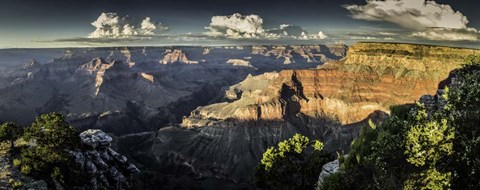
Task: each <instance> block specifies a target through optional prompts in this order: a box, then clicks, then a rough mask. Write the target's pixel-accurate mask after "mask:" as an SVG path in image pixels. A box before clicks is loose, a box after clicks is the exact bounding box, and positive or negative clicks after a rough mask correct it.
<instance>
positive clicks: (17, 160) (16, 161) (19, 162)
mask: <svg viewBox="0 0 480 190" xmlns="http://www.w3.org/2000/svg"><path fill="white" fill-rule="evenodd" d="M21 164H22V161H20V160H19V159H13V166H15V167H19V166H20V165H21Z"/></svg>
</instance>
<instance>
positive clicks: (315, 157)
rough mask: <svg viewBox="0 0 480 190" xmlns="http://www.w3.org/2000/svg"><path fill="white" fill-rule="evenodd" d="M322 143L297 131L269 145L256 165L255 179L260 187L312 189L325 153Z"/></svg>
mask: <svg viewBox="0 0 480 190" xmlns="http://www.w3.org/2000/svg"><path fill="white" fill-rule="evenodd" d="M322 149H323V143H321V142H320V141H310V140H309V139H308V138H307V137H305V136H302V135H300V134H296V135H294V136H293V137H292V138H290V139H288V140H285V141H282V142H280V143H279V144H278V146H277V147H271V148H268V149H267V151H265V153H264V154H263V158H262V160H261V164H260V165H259V166H257V168H256V173H255V180H256V182H257V186H258V187H259V188H274V189H279V188H280V189H312V188H313V187H315V184H316V182H317V180H318V175H319V174H320V171H321V168H322V166H323V164H325V163H327V162H328V161H329V160H328V155H326V154H325V153H323V152H321V150H322Z"/></svg>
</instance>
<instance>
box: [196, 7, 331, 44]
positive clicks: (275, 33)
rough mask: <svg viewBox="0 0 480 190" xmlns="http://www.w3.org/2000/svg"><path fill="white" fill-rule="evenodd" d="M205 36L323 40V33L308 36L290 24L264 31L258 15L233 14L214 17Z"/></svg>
mask: <svg viewBox="0 0 480 190" xmlns="http://www.w3.org/2000/svg"><path fill="white" fill-rule="evenodd" d="M205 29H207V30H208V31H207V32H205V34H206V35H208V36H211V37H226V38H232V39H280V38H289V39H299V40H311V39H325V38H327V35H325V34H324V33H323V32H321V31H320V32H319V33H317V34H308V32H307V31H305V30H304V29H303V28H301V27H299V26H295V25H290V24H282V25H280V26H279V27H278V28H272V29H265V28H264V27H263V19H262V18H261V17H260V16H258V15H254V14H251V15H242V14H240V13H235V14H232V15H227V16H214V17H212V20H211V23H210V25H209V26H208V27H205Z"/></svg>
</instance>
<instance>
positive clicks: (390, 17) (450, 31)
mask: <svg viewBox="0 0 480 190" xmlns="http://www.w3.org/2000/svg"><path fill="white" fill-rule="evenodd" d="M366 2H367V4H365V5H355V4H351V5H344V8H346V9H347V10H349V11H350V13H351V16H352V18H354V19H359V20H367V21H384V22H389V23H393V24H396V25H398V26H400V27H402V28H404V29H407V30H410V31H412V32H413V33H412V34H411V36H415V37H422V38H426V39H430V40H443V41H445V40H449V41H460V40H467V41H476V40H478V36H479V34H478V31H477V30H476V29H474V28H469V27H468V26H467V25H468V23H469V21H468V19H467V17H466V16H465V15H463V14H462V13H461V12H459V11H454V10H453V9H452V7H451V6H450V5H445V4H438V3H436V2H435V1H433V0H367V1H366ZM455 34H459V36H455Z"/></svg>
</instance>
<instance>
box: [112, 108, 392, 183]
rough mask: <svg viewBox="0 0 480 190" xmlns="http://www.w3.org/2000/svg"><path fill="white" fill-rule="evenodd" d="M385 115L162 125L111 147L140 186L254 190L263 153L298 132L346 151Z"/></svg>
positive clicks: (300, 117)
mask: <svg viewBox="0 0 480 190" xmlns="http://www.w3.org/2000/svg"><path fill="white" fill-rule="evenodd" d="M386 117H387V114H386V113H385V112H381V111H375V112H374V113H372V114H370V116H369V117H368V118H365V119H364V120H363V121H360V122H357V123H352V124H348V125H341V124H340V123H339V122H338V121H336V120H335V119H333V118H310V117H306V116H302V115H299V116H298V117H295V118H289V119H288V120H287V121H283V120H277V121H271V120H270V121H265V120H263V121H238V120H227V121H222V122H221V123H218V124H215V125H213V126H209V127H201V128H193V129H185V128H180V127H178V126H170V127H165V128H162V129H160V130H158V131H157V132H146V133H139V134H131V135H125V136H121V137H119V138H118V139H117V140H116V141H117V144H116V145H115V146H117V147H118V150H119V152H121V153H123V154H125V155H128V157H129V158H130V159H131V160H132V162H134V163H135V164H136V165H137V166H139V167H140V168H141V170H142V171H143V172H144V183H145V184H146V185H147V186H148V187H155V188H157V187H158V189H178V188H180V189H190V188H200V189H202V188H203V189H216V188H218V187H219V186H225V187H232V188H233V187H235V188H237V189H241V188H247V189H252V188H254V185H253V174H254V168H255V166H256V165H257V164H258V163H259V161H260V159H261V158H262V154H263V152H264V151H265V150H266V149H267V148H268V147H271V146H274V145H276V144H278V142H280V141H282V140H285V139H288V138H290V137H292V136H293V135H294V134H296V133H300V134H303V135H305V136H307V137H309V138H311V139H320V140H322V141H323V142H324V143H325V145H326V147H325V150H326V151H328V152H330V153H332V159H333V158H335V155H336V153H335V152H346V151H348V148H349V146H350V142H351V141H352V140H353V139H354V138H356V137H357V136H358V133H359V130H360V127H361V126H362V125H365V124H366V123H367V122H368V120H369V119H372V120H373V121H374V122H379V121H381V120H383V119H385V118H386Z"/></svg>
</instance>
